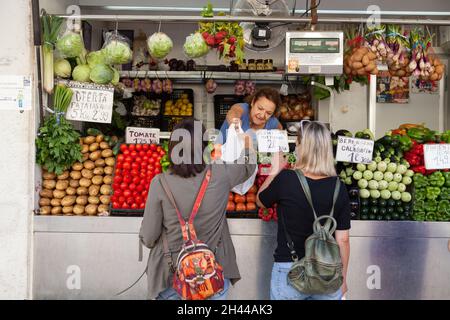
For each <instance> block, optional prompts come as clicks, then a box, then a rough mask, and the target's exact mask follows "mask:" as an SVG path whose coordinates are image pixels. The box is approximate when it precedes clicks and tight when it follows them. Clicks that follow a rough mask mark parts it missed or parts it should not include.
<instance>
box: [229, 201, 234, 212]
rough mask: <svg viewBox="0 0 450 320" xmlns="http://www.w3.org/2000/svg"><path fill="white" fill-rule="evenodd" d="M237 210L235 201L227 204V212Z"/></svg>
mask: <svg viewBox="0 0 450 320" xmlns="http://www.w3.org/2000/svg"><path fill="white" fill-rule="evenodd" d="M235 210H236V205H235V204H234V202H233V201H228V204H227V211H235Z"/></svg>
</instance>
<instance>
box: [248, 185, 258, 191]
mask: <svg viewBox="0 0 450 320" xmlns="http://www.w3.org/2000/svg"><path fill="white" fill-rule="evenodd" d="M247 193H258V188H257V187H256V185H253V186H252V187H251V188H250V189H249V190H248V192H247Z"/></svg>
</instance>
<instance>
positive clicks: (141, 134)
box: [125, 127, 159, 144]
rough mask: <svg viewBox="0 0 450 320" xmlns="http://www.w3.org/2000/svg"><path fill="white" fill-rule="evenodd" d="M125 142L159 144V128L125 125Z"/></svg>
mask: <svg viewBox="0 0 450 320" xmlns="http://www.w3.org/2000/svg"><path fill="white" fill-rule="evenodd" d="M125 142H126V143H134V144H138V143H139V144H152V143H156V144H159V129H149V128H138V127H127V129H126V134H125Z"/></svg>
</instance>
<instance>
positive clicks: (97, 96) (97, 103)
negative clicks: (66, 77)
mask: <svg viewBox="0 0 450 320" xmlns="http://www.w3.org/2000/svg"><path fill="white" fill-rule="evenodd" d="M60 82H61V83H64V84H66V85H67V86H68V87H69V88H71V89H72V90H73V97H72V101H71V102H70V105H69V108H68V109H67V114H66V119H67V120H75V121H86V122H99V123H111V118H112V112H113V101H114V87H113V86H103V85H98V84H93V83H82V82H76V81H60Z"/></svg>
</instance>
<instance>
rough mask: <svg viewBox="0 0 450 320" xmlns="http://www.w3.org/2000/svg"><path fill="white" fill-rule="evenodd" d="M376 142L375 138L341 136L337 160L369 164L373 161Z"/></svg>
mask: <svg viewBox="0 0 450 320" xmlns="http://www.w3.org/2000/svg"><path fill="white" fill-rule="evenodd" d="M374 144H375V143H374V141H373V140H365V139H357V138H349V137H342V136H339V137H338V145H337V152H336V161H340V162H350V163H365V164H369V163H371V162H372V155H373V147H374Z"/></svg>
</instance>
